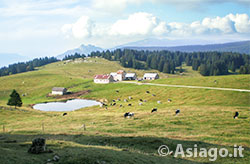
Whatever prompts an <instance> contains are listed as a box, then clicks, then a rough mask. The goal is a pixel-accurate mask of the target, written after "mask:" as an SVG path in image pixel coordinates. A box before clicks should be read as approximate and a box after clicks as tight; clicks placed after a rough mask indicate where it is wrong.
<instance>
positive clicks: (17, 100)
mask: <svg viewBox="0 0 250 164" xmlns="http://www.w3.org/2000/svg"><path fill="white" fill-rule="evenodd" d="M22 104H23V102H22V99H21V97H20V95H19V93H17V91H16V90H15V89H14V90H13V91H12V93H11V94H10V99H9V101H8V103H7V105H10V106H15V108H16V106H18V107H21V106H22Z"/></svg>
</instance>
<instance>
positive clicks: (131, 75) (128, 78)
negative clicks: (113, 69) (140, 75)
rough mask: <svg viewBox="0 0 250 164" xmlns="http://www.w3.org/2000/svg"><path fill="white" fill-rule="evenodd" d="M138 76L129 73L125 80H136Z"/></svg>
mask: <svg viewBox="0 0 250 164" xmlns="http://www.w3.org/2000/svg"><path fill="white" fill-rule="evenodd" d="M136 78H137V76H136V73H127V74H126V75H125V80H136Z"/></svg>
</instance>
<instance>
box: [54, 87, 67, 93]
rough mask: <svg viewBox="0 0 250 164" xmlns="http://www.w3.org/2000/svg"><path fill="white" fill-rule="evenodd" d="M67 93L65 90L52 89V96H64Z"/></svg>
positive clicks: (60, 88)
mask: <svg viewBox="0 0 250 164" xmlns="http://www.w3.org/2000/svg"><path fill="white" fill-rule="evenodd" d="M66 93H67V89H66V88H62V87H54V88H52V95H65V94H66Z"/></svg>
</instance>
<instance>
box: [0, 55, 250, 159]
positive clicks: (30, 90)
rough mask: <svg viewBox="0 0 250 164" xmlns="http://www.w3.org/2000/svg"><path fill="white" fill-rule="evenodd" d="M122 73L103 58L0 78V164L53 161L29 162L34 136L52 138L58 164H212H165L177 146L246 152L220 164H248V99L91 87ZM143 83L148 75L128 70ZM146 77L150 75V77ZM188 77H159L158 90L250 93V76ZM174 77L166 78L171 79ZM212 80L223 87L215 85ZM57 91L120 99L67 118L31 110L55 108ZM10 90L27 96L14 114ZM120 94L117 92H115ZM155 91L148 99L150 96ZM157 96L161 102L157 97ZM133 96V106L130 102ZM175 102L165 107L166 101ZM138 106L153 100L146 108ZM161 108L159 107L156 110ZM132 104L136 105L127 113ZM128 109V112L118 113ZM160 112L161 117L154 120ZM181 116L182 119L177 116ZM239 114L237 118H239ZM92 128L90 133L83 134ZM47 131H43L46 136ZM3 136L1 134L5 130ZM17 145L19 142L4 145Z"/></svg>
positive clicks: (246, 95) (225, 94)
mask: <svg viewBox="0 0 250 164" xmlns="http://www.w3.org/2000/svg"><path fill="white" fill-rule="evenodd" d="M118 69H124V68H122V67H120V65H119V64H118V63H116V62H110V61H106V60H103V59H96V58H95V59H92V58H91V59H88V62H81V63H74V62H71V63H66V64H64V62H58V63H53V64H50V65H46V66H44V67H41V68H38V70H37V71H33V72H27V73H22V74H17V75H12V76H6V77H1V78H0V106H2V107H0V127H1V129H0V131H1V133H0V163H6V161H8V162H7V163H45V162H46V161H47V159H49V158H52V157H53V154H41V155H31V154H28V153H27V150H28V148H29V146H30V144H31V141H32V139H33V138H35V137H44V138H46V139H47V145H48V148H50V149H52V150H54V153H57V154H58V155H59V156H60V157H61V159H60V161H59V162H58V163H101V162H103V161H105V162H106V163H206V162H210V161H209V158H201V157H198V158H181V157H178V158H174V157H173V156H167V157H161V156H159V155H158V153H157V149H158V147H159V146H161V145H164V144H165V145H168V146H169V148H170V149H172V150H174V149H175V147H176V145H177V144H180V143H181V144H183V147H184V148H188V147H193V145H194V144H197V145H198V147H200V148H201V147H204V148H213V147H216V148H222V147H226V148H228V149H229V151H230V152H232V151H233V145H234V144H237V145H242V146H244V148H245V150H244V152H243V153H244V156H245V157H244V158H229V157H228V158H221V157H218V159H217V160H216V162H215V163H248V162H249V160H250V158H249V155H250V127H249V119H250V115H249V113H250V107H249V105H250V95H249V93H244V92H234V91H218V90H206V89H188V88H171V87H160V86H144V85H143V86H138V85H134V84H123V83H113V84H107V85H100V84H94V83H93V80H92V78H93V76H94V75H95V74H103V73H109V72H115V71H117V70H118ZM125 70H126V71H131V72H134V71H135V72H136V73H137V74H138V75H139V76H142V75H143V73H144V71H139V70H133V69H125ZM147 72H150V70H148V71H147ZM189 73H190V76H189V75H188V76H187V77H185V76H184V77H183V76H178V75H174V76H172V75H167V74H161V75H160V76H161V77H164V78H163V79H159V80H156V81H154V82H155V83H166V84H181V85H197V86H213V87H228V88H240V89H241V88H242V89H249V78H250V76H249V75H237V76H236V75H230V76H216V77H201V76H192V75H191V74H192V72H189ZM166 77H168V78H166ZM214 80H216V81H217V82H218V83H217V84H215V83H214ZM54 86H59V87H66V88H69V91H72V92H75V91H81V90H91V92H90V93H89V94H86V95H82V97H81V98H86V99H96V100H101V99H107V100H108V102H109V103H108V104H110V102H111V101H112V100H113V99H116V100H117V99H118V98H120V99H121V100H122V101H117V105H116V106H108V109H107V110H106V109H105V108H101V107H99V106H94V107H88V108H84V109H79V110H76V111H72V112H68V115H67V116H65V117H62V113H63V112H42V111H37V110H34V109H32V108H30V107H29V105H30V104H35V103H38V102H45V101H55V99H53V98H49V97H47V96H46V95H47V94H48V93H49V92H50V91H51V88H52V87H54ZM12 89H16V90H17V91H18V92H19V93H21V94H24V93H27V95H26V96H24V97H22V99H23V102H24V105H23V107H21V108H18V109H13V108H9V107H7V106H6V103H7V100H8V96H9V94H10V93H11V91H12ZM116 90H119V93H116V92H115V91H116ZM147 90H148V91H150V94H147V93H146V91H147ZM152 94H155V95H156V96H152ZM129 96H132V97H133V99H132V100H129V102H124V101H123V100H124V99H128V97H129ZM169 98H170V99H172V102H171V103H169V102H167V99H169ZM139 99H143V100H147V102H144V103H143V105H142V106H140V105H139V102H140V101H139ZM157 101H161V104H158V103H157ZM128 103H131V104H132V106H131V107H129V106H128ZM120 104H122V105H123V107H119V105H120ZM154 107H157V108H158V112H156V113H152V114H151V110H152V108H154ZM176 109H180V110H181V113H180V114H179V115H178V116H175V115H174V112H175V110H176ZM235 111H239V113H240V116H239V118H238V119H233V118H232V117H233V114H234V112H235ZM125 112H134V113H135V117H134V118H131V119H124V118H123V114H124V113H125ZM82 124H85V125H86V128H87V129H86V131H84V130H83V128H81V126H82ZM42 125H44V131H42ZM3 126H4V127H5V132H2V127H3ZM6 140H16V141H17V142H16V143H5V141H6Z"/></svg>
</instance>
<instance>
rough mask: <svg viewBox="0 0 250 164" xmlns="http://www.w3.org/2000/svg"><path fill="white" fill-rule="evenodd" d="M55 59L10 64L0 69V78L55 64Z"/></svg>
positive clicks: (39, 59)
mask: <svg viewBox="0 0 250 164" xmlns="http://www.w3.org/2000/svg"><path fill="white" fill-rule="evenodd" d="M57 61H58V60H57V59H56V58H55V57H50V58H49V57H44V58H36V59H33V60H31V61H28V62H20V63H15V64H10V65H9V66H8V67H2V68H0V76H6V75H12V74H17V73H22V72H27V71H33V70H35V67H40V66H43V65H46V64H49V63H53V62H57Z"/></svg>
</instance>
